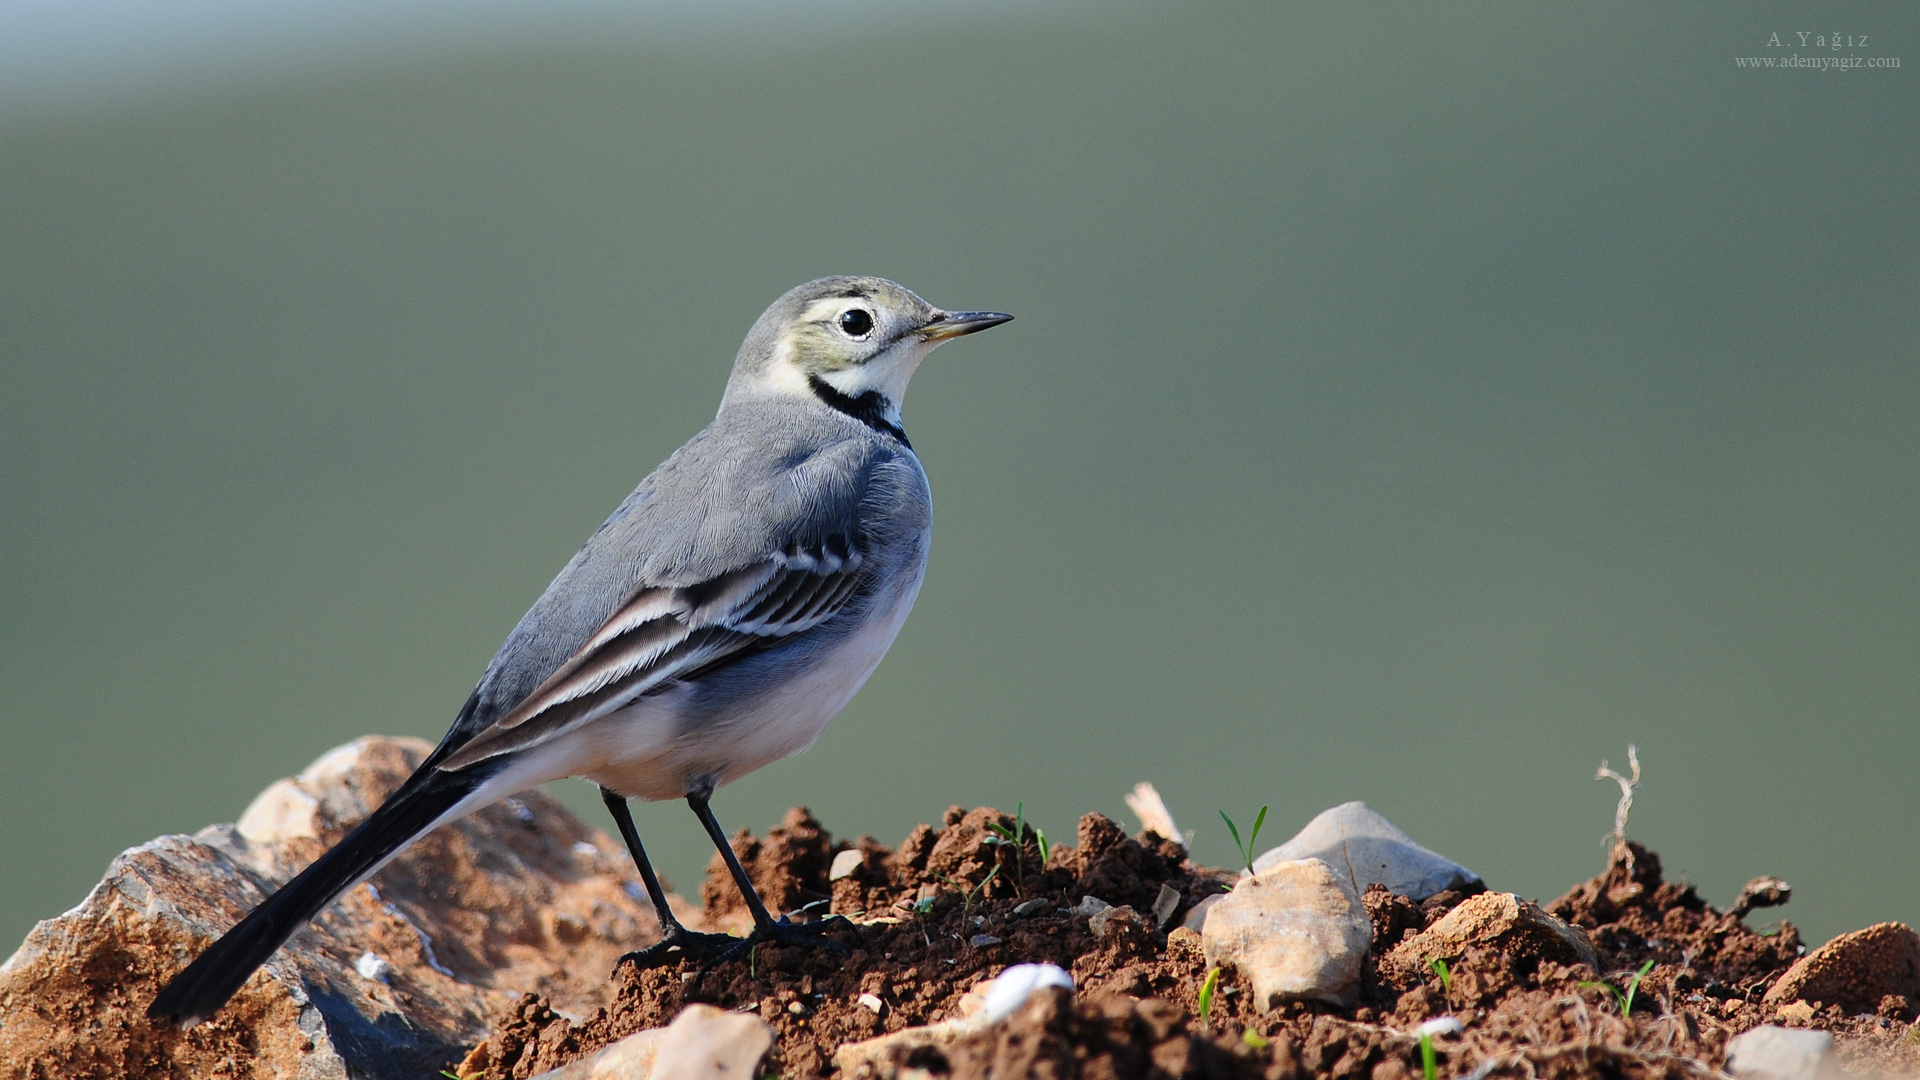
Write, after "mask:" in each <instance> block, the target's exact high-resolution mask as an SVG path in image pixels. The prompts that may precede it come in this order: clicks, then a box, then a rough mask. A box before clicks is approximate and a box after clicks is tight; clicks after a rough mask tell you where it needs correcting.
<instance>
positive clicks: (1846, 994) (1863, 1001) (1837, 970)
mask: <svg viewBox="0 0 1920 1080" xmlns="http://www.w3.org/2000/svg"><path fill="white" fill-rule="evenodd" d="M1888 994H1901V995H1904V996H1906V997H1907V998H1908V999H1909V1000H1911V999H1913V998H1914V997H1915V996H1916V995H1920V935H1916V934H1915V933H1914V932H1913V930H1912V929H1910V928H1908V927H1907V926H1906V925H1904V924H1902V923H1895V922H1887V923H1879V924H1877V925H1874V926H1869V927H1867V928H1866V929H1865V930H1855V931H1854V932H1853V933H1851V934H1841V935H1840V936H1839V937H1837V938H1834V939H1833V940H1832V941H1829V942H1827V943H1826V944H1825V945H1822V946H1820V947H1819V948H1817V949H1815V950H1813V951H1812V952H1810V953H1808V954H1807V955H1805V956H1803V957H1801V958H1800V959H1799V960H1798V961H1796V962H1795V963H1794V965H1793V966H1792V967H1790V968H1788V969H1787V973H1786V974H1785V975H1782V976H1780V978H1779V979H1777V980H1775V981H1774V984H1773V986H1772V987H1771V988H1769V989H1768V990H1767V996H1766V997H1765V998H1764V999H1763V1000H1764V1001H1766V1002H1767V1003H1768V1004H1770V1005H1778V1004H1783V1003H1785V1002H1789V1001H1796V1000H1801V999H1804V1000H1807V1001H1818V1002H1821V1003H1823V1004H1827V1005H1839V1006H1840V1007H1841V1008H1843V1009H1846V1010H1847V1011H1848V1012H1850V1013H1871V1012H1873V1011H1874V1010H1875V1009H1876V1008H1878V1007H1879V1005H1880V999H1881V998H1883V997H1885V996H1887V995H1888Z"/></svg>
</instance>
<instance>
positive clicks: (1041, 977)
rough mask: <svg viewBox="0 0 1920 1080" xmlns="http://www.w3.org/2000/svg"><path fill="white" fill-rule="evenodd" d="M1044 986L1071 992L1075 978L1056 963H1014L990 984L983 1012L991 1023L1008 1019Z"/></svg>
mask: <svg viewBox="0 0 1920 1080" xmlns="http://www.w3.org/2000/svg"><path fill="white" fill-rule="evenodd" d="M1043 986H1059V987H1064V988H1066V989H1068V990H1072V989H1073V976H1071V975H1069V974H1067V973H1066V971H1065V970H1063V969H1062V968H1060V967H1059V966H1057V965H1054V964H1015V965H1013V966H1012V967H1010V968H1008V969H1007V970H1005V971H1003V972H1001V973H1000V975H999V977H998V978H996V979H994V980H993V982H992V983H990V984H988V986H987V993H986V1000H985V1001H984V1002H983V1003H982V1004H983V1006H984V1009H983V1011H984V1012H985V1014H986V1017H987V1019H988V1020H1002V1019H1005V1018H1006V1017H1009V1016H1012V1015H1013V1013H1014V1010H1016V1009H1018V1008H1020V1006H1021V1005H1023V1004H1025V1003H1026V1000H1027V998H1029V997H1031V996H1032V994H1033V992H1034V991H1035V990H1038V989H1040V988H1041V987H1043Z"/></svg>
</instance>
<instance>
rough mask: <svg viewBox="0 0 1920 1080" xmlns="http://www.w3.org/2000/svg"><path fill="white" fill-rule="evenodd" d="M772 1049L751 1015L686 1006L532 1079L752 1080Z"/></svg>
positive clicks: (766, 1030)
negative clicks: (659, 1023) (667, 1020)
mask: <svg viewBox="0 0 1920 1080" xmlns="http://www.w3.org/2000/svg"><path fill="white" fill-rule="evenodd" d="M772 1049H773V1029H772V1028H770V1027H768V1026H767V1025H766V1023H765V1022H764V1021H762V1020H761V1019H760V1018H759V1017H757V1016H747V1015H745V1014H742V1013H732V1012H727V1011H726V1010H724V1009H716V1008H714V1007H713V1006H712V1005H700V1004H694V1005H689V1006H687V1007H686V1008H684V1009H682V1010H680V1015H678V1016H676V1017H674V1018H673V1023H671V1024H668V1025H667V1026H666V1027H663V1028H651V1029H649V1030H647V1031H640V1032H635V1033H634V1034H632V1035H629V1036H627V1037H626V1038H624V1039H621V1040H620V1041H619V1042H616V1043H614V1044H612V1045H610V1046H606V1047H603V1048H602V1049H601V1050H600V1051H599V1052H597V1053H595V1054H593V1055H591V1056H589V1057H584V1058H581V1059H580V1060H579V1061H576V1062H574V1063H572V1064H571V1065H565V1066H562V1067H560V1068H558V1069H554V1070H553V1071H551V1072H544V1073H541V1074H540V1075H538V1076H536V1077H534V1078H533V1080H753V1078H754V1077H756V1076H758V1075H759V1074H760V1063H761V1062H762V1061H764V1060H766V1056H767V1052H768V1051H770V1050H772Z"/></svg>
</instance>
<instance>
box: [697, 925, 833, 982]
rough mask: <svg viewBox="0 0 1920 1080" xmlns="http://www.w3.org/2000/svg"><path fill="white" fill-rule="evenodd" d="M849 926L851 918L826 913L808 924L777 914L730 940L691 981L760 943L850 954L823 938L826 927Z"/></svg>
mask: <svg viewBox="0 0 1920 1080" xmlns="http://www.w3.org/2000/svg"><path fill="white" fill-rule="evenodd" d="M852 925H853V923H852V921H850V920H848V919H847V918H846V917H845V916H841V915H829V916H827V917H826V918H824V919H821V920H820V921H819V922H811V923H796V922H789V921H788V920H787V918H786V917H785V916H781V918H780V921H779V922H773V923H765V924H763V925H760V926H756V927H754V928H753V933H751V934H748V935H747V936H746V937H744V938H735V939H733V942H734V944H733V947H732V948H730V949H728V950H726V951H725V952H723V953H721V954H720V955H718V956H716V957H714V958H713V959H711V960H708V961H707V962H706V963H704V964H702V965H700V974H699V975H697V976H695V980H696V981H698V979H700V978H704V977H705V976H706V974H707V972H709V971H712V970H713V969H714V968H716V967H718V966H719V965H721V964H724V963H726V962H727V961H729V960H738V959H740V958H741V957H743V956H747V955H750V954H751V953H752V952H753V950H754V949H756V948H758V947H759V946H761V945H795V946H798V947H800V948H803V949H826V950H828V951H829V952H834V953H838V954H840V955H841V956H850V955H852V954H853V950H852V949H849V948H847V947H846V946H845V945H842V944H841V943H840V942H838V941H835V940H833V939H832V938H830V937H827V936H826V934H827V931H829V930H837V929H839V928H840V927H843V926H852Z"/></svg>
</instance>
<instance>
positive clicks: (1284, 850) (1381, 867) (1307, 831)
mask: <svg viewBox="0 0 1920 1080" xmlns="http://www.w3.org/2000/svg"><path fill="white" fill-rule="evenodd" d="M1299 859H1319V860H1320V861H1321V862H1324V863H1326V864H1327V865H1328V866H1331V867H1333V868H1334V869H1335V870H1336V871H1338V872H1340V873H1343V874H1345V875H1346V877H1347V880H1348V881H1350V882H1352V883H1353V889H1354V891H1355V892H1357V893H1365V892H1366V891H1367V886H1369V885H1385V886H1386V887H1387V888H1388V889H1389V890H1391V891H1393V892H1396V893H1399V894H1400V895H1401V896H1407V897H1411V898H1413V899H1414V900H1425V899H1426V898H1427V897H1429V896H1432V895H1434V894H1435V893H1441V892H1445V891H1447V890H1448V889H1459V890H1462V891H1467V890H1470V889H1471V888H1472V887H1474V886H1477V885H1479V884H1480V875H1479V874H1476V873H1474V872H1473V871H1471V870H1469V869H1467V868H1466V867H1464V866H1461V865H1460V864H1459V863H1456V862H1454V861H1453V860H1451V859H1448V858H1446V857H1445V856H1443V855H1439V854H1436V853H1435V852H1432V851H1429V850H1427V849H1426V848H1424V847H1421V846H1420V845H1419V844H1417V843H1415V842H1414V839H1413V837H1411V836H1408V835H1407V834H1406V833H1404V832H1401V831H1400V829H1399V827H1398V826H1396V825H1394V823H1393V822H1391V821H1388V820H1387V819H1386V818H1383V817H1381V816H1380V815H1379V814H1377V813H1375V812H1374V811H1373V809H1372V808H1371V807H1369V806H1368V805H1367V804H1366V803H1363V802H1349V803H1341V804H1340V805H1339V806H1336V807H1334V808H1332V809H1331V810H1323V811H1321V812H1320V815H1319V816H1318V817H1315V818H1314V819H1313V820H1312V821H1309V822H1307V827H1306V828H1304V829H1301V830H1300V831H1299V832H1298V833H1295V834H1294V837H1293V839H1291V840H1289V841H1287V842H1286V843H1284V844H1281V845H1280V846H1279V847H1277V848H1274V849H1272V850H1270V851H1268V852H1266V853H1265V854H1263V855H1261V856H1260V857H1259V858H1257V859H1255V860H1254V861H1253V869H1254V872H1255V873H1259V872H1260V871H1262V870H1265V869H1267V868H1268V867H1270V866H1272V865H1274V864H1275V863H1281V862H1293V861H1296V860H1299Z"/></svg>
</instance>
